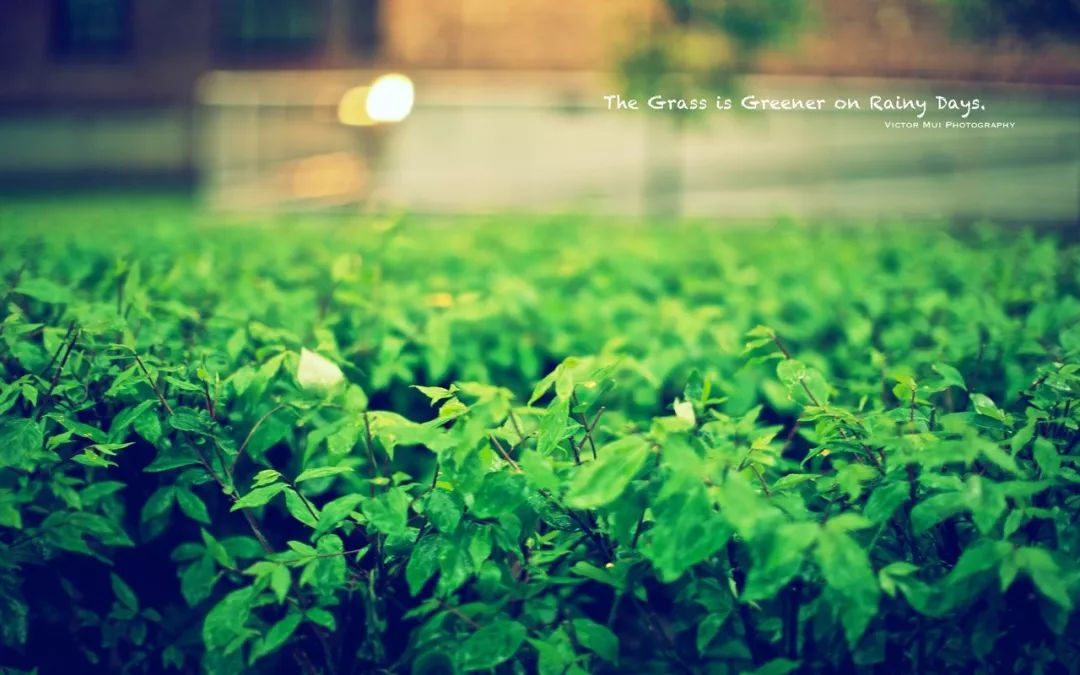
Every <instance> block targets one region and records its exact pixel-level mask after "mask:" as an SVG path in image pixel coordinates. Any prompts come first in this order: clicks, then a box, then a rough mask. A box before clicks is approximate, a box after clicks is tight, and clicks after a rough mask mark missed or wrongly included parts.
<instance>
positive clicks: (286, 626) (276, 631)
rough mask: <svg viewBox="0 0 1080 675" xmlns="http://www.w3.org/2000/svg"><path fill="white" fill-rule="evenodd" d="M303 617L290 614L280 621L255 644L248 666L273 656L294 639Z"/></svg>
mask: <svg viewBox="0 0 1080 675" xmlns="http://www.w3.org/2000/svg"><path fill="white" fill-rule="evenodd" d="M300 619H301V615H300V613H299V612H289V613H288V614H287V615H286V616H285V618H284V619H282V620H281V621H278V622H277V623H275V624H274V625H273V626H271V627H270V630H268V631H267V632H266V635H265V636H263V637H262V638H260V639H259V640H257V641H256V642H255V645H254V646H253V647H252V648H251V656H250V657H248V665H251V664H253V663H255V662H256V661H257V660H259V659H260V658H262V657H264V656H266V655H267V654H273V653H274V652H275V651H277V650H278V649H280V648H281V646H282V645H284V644H285V642H286V641H287V640H288V639H289V638H290V637H292V634H293V632H295V631H296V627H297V626H299V625H300Z"/></svg>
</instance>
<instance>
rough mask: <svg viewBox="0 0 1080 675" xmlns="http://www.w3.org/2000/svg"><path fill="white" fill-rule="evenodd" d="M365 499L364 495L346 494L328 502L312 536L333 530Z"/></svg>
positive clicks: (320, 514)
mask: <svg viewBox="0 0 1080 675" xmlns="http://www.w3.org/2000/svg"><path fill="white" fill-rule="evenodd" d="M364 499H365V497H364V495H344V496H342V497H338V498H337V499H334V500H331V501H329V502H327V503H326V504H325V505H324V506H323V507H322V511H321V512H320V513H319V522H318V525H317V526H316V528H315V533H314V534H313V535H312V536H313V537H318V536H321V535H322V534H323V533H325V532H329V531H330V530H332V529H333V528H334V527H336V526H337V524H338V523H340V522H341V521H342V520H344V519H345V518H346V517H348V515H349V514H350V513H352V512H353V511H354V510H355V509H356V507H357V505H359V504H360V503H361V502H363V501H364ZM306 510H307V509H306V508H305V511H306ZM294 516H295V514H294Z"/></svg>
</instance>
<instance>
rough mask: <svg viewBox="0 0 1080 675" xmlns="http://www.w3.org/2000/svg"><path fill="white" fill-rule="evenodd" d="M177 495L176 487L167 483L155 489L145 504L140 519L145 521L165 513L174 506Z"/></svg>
mask: <svg viewBox="0 0 1080 675" xmlns="http://www.w3.org/2000/svg"><path fill="white" fill-rule="evenodd" d="M175 496H176V488H174V487H172V486H171V485H167V486H165V487H162V488H158V489H157V490H155V491H154V493H153V494H152V495H150V498H149V499H147V500H146V504H144V505H143V508H142V514H141V515H140V517H139V520H140V521H141V522H143V523H145V522H146V521H148V520H151V519H153V518H157V517H158V516H162V515H165V514H166V513H168V512H169V509H170V508H172V503H173V499H174V498H175Z"/></svg>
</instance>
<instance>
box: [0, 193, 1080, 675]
mask: <svg viewBox="0 0 1080 675" xmlns="http://www.w3.org/2000/svg"><path fill="white" fill-rule="evenodd" d="M5 218H6V222H5V223H4V226H5V227H4V229H3V230H2V231H0V241H2V243H3V245H2V247H0V251H2V252H0V271H2V272H3V277H4V284H3V286H2V288H0V294H2V300H3V307H4V311H5V318H4V320H3V322H2V323H0V331H2V332H0V373H2V374H3V385H2V387H0V550H2V551H3V555H0V608H2V609H0V612H2V616H3V618H4V620H3V621H2V622H0V629H2V633H0V638H2V642H3V645H4V647H3V651H0V663H4V664H6V665H9V666H10V667H11V669H12V670H15V669H24V670H28V669H31V668H33V667H35V666H37V667H40V668H41V671H42V672H51V671H59V670H62V669H63V670H65V671H70V670H72V669H77V670H79V672H89V671H91V670H93V669H94V668H97V669H100V670H102V671H104V670H110V671H117V670H118V671H123V672H153V671H160V670H162V669H166V668H174V669H180V670H190V669H192V668H196V667H201V668H202V669H204V670H205V671H207V672H215V673H216V672H228V671H230V670H232V671H241V670H242V671H245V672H248V671H251V672H278V671H282V670H300V671H301V672H307V673H314V672H324V673H348V672H409V671H411V672H465V671H491V670H495V671H498V672H542V673H567V672H624V671H626V670H628V669H632V670H633V671H634V672H679V671H681V672H746V671H753V670H757V671H759V672H771V673H780V672H791V671H793V670H795V669H797V668H802V669H805V670H807V671H818V672H830V671H835V670H856V669H857V670H878V671H880V672H898V671H910V672H936V671H941V670H945V669H962V670H984V671H1007V670H1016V671H1024V672H1027V671H1032V672H1037V671H1042V672H1048V671H1049V672H1061V671H1065V670H1068V669H1069V668H1072V667H1073V666H1072V664H1074V663H1076V662H1077V660H1076V656H1077V654H1076V651H1077V646H1078V643H1077V633H1076V631H1077V628H1078V626H1077V623H1076V616H1075V612H1074V604H1075V602H1076V600H1077V592H1078V569H1080V568H1078V567H1077V565H1076V562H1075V555H1074V552H1075V551H1076V550H1077V545H1078V544H1080V541H1078V540H1077V537H1078V535H1077V531H1076V528H1075V527H1074V521H1075V518H1076V515H1077V512H1078V504H1077V500H1078V498H1077V495H1076V489H1075V484H1076V483H1077V482H1080V473H1078V472H1077V465H1076V462H1077V458H1078V455H1077V454H1076V446H1077V441H1078V439H1080V435H1078V429H1077V422H1078V417H1080V415H1078V412H1077V398H1078V391H1080V376H1078V374H1077V371H1078V358H1077V357H1078V353H1080V301H1078V298H1077V296H1078V290H1080V265H1078V263H1080V256H1078V253H1077V249H1076V248H1075V246H1072V245H1069V244H1065V243H1063V242H1061V241H1060V240H1059V238H1058V237H1057V236H1055V235H1046V234H1044V235H1039V236H1036V235H1033V234H1030V233H1009V232H1006V231H1002V230H997V229H992V228H986V229H981V230H977V231H967V232H960V231H947V230H934V229H930V228H907V229H901V228H887V229H859V230H842V229H838V228H828V229H799V228H795V227H792V226H782V227H777V228H771V229H769V230H765V231H741V230H740V231H732V230H726V229H715V228H713V227H709V226H705V225H701V224H694V223H682V224H672V225H657V226H655V227H651V228H645V227H639V226H635V225H633V224H622V225H618V226H615V225H611V224H597V223H589V222H587V221H584V220H578V219H566V220H559V221H553V222H552V221H547V222H536V221H534V222H527V221H524V220H521V221H518V222H516V223H515V224H514V228H513V233H514V234H513V236H512V237H509V236H507V234H506V232H507V231H506V229H505V227H504V225H505V223H503V222H501V221H495V222H479V223H476V222H472V221H463V220H452V221H445V222H441V221H432V220H423V219H405V220H397V221H370V222H355V221H346V220H342V221H333V222H330V223H321V222H317V221H312V220H296V219H292V220H288V221H286V222H282V223H266V224H265V225H263V226H261V228H260V229H252V228H251V227H250V226H245V225H239V226H238V225H235V224H233V225H231V226H230V225H229V224H226V223H219V222H201V221H199V220H196V221H194V222H192V219H191V218H189V217H187V216H186V215H185V212H183V211H177V210H175V209H173V208H166V209H163V210H161V211H160V212H158V211H155V210H154V209H153V208H150V207H143V208H140V209H132V210H129V211H125V210H124V209H113V208H111V207H107V208H105V209H103V210H102V211H101V212H100V213H99V212H97V211H95V210H93V209H89V208H83V209H76V210H74V211H73V212H70V213H68V212H65V211H63V210H59V211H57V210H55V209H46V208H43V207H34V208H30V209H26V210H24V211H21V212H20V211H19V210H17V209H12V210H9V211H8V215H7V216H6V217H5ZM96 219H102V220H107V221H110V222H111V223H112V224H111V225H108V224H105V225H102V226H101V227H100V228H97V229H95V232H94V234H93V235H87V234H83V233H81V232H80V231H79V229H78V228H80V227H81V226H82V225H83V223H85V222H87V221H94V220H96ZM154 220H157V221H160V222H162V224H160V225H157V226H148V225H145V223H147V222H152V221H154ZM42 222H47V223H50V224H49V225H48V228H49V229H48V230H46V231H44V232H43V231H41V230H40V229H36V228H37V227H38V224H39V223H42ZM135 225H144V226H143V227H141V228H140V227H135ZM109 228H114V229H112V230H110V229H109ZM103 230H104V231H105V232H114V233H116V234H117V236H114V237H109V236H107V235H106V236H103V235H102V234H101V232H102V231H103ZM766 326H767V327H766ZM57 634H63V635H69V636H70V641H69V642H68V643H67V646H66V648H65V650H63V651H62V652H58V651H57V650H55V649H50V642H51V641H54V640H55V638H54V637H53V636H55V635H57Z"/></svg>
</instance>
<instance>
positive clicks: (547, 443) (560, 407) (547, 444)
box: [536, 398, 570, 457]
mask: <svg viewBox="0 0 1080 675" xmlns="http://www.w3.org/2000/svg"><path fill="white" fill-rule="evenodd" d="M569 417H570V401H569V400H567V399H565V398H556V399H555V400H554V401H552V402H551V404H550V405H548V407H547V411H546V412H544V416H543V417H541V418H540V428H539V431H538V432H537V438H536V451H537V452H538V453H540V455H542V456H545V457H546V456H547V455H550V454H551V453H552V451H554V450H555V448H556V447H558V445H559V441H561V440H562V438H563V434H564V433H565V432H566V423H567V421H568V419H569Z"/></svg>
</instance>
